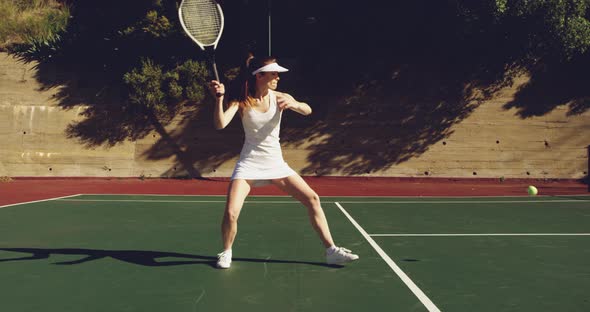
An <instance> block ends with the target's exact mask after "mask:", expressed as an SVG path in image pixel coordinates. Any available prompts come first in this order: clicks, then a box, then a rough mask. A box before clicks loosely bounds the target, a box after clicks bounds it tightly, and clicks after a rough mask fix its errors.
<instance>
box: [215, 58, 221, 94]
mask: <svg viewBox="0 0 590 312" xmlns="http://www.w3.org/2000/svg"><path fill="white" fill-rule="evenodd" d="M213 73H214V74H215V80H217V81H219V73H218V72H217V64H215V60H214V61H213ZM215 96H217V97H222V96H223V94H221V93H219V92H217V93H216V94H215Z"/></svg>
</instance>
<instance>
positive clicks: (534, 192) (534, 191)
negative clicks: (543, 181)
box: [527, 185, 539, 196]
mask: <svg viewBox="0 0 590 312" xmlns="http://www.w3.org/2000/svg"><path fill="white" fill-rule="evenodd" d="M527 192H528V193H529V195H531V196H535V195H537V194H538V193H539V190H537V188H536V187H534V186H532V185H529V188H528V189H527Z"/></svg>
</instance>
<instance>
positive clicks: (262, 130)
mask: <svg viewBox="0 0 590 312" xmlns="http://www.w3.org/2000/svg"><path fill="white" fill-rule="evenodd" d="M282 114H283V111H282V110H281V109H279V107H278V103H277V97H276V94H275V93H274V92H273V91H272V90H269V108H268V110H267V111H266V112H264V113H262V112H259V111H256V110H254V109H244V110H243V112H242V125H243V127H244V133H245V140H244V146H243V147H242V152H241V153H240V159H239V160H238V163H237V164H236V167H235V168H234V172H233V174H232V177H231V179H232V180H234V179H245V180H253V182H254V183H253V186H260V185H264V184H268V183H270V180H271V179H279V178H284V177H288V176H291V175H294V174H296V172H295V171H294V170H293V169H291V168H290V167H289V165H287V163H286V162H285V160H284V159H283V153H282V151H281V144H280V142H279V132H280V128H281V117H282Z"/></svg>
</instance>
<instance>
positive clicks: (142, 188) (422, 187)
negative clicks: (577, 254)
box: [0, 177, 590, 205]
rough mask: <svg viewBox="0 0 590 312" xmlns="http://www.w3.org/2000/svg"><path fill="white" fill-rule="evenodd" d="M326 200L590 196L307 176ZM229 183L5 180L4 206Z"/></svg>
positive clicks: (198, 191) (205, 190)
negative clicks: (345, 198) (530, 194)
mask: <svg viewBox="0 0 590 312" xmlns="http://www.w3.org/2000/svg"><path fill="white" fill-rule="evenodd" d="M305 180H306V181H307V182H308V183H309V185H310V186H311V187H312V188H313V189H314V190H315V191H316V192H317V193H318V194H319V195H320V197H321V196H526V195H527V192H526V189H527V186H528V185H535V186H536V187H537V188H538V189H539V195H590V193H589V192H588V186H587V185H586V184H584V183H582V182H581V181H576V180H549V181H546V180H533V179H530V180H528V179H525V180H505V181H499V180H498V179H450V178H368V177H305ZM227 185H228V180H227V179H214V180H175V179H145V180H140V179H137V178H13V179H12V181H10V182H0V205H8V204H14V203H19V202H28V201H34V200H41V199H48V198H55V197H60V196H67V195H74V194H170V195H225V192H226V190H227ZM251 195H285V194H284V193H282V192H281V191H280V190H279V189H277V188H276V187H274V186H265V187H260V188H254V189H253V190H252V192H251Z"/></svg>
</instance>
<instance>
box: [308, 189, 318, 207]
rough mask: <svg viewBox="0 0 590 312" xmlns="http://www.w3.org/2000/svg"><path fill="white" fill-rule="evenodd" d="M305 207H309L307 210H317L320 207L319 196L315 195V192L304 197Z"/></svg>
mask: <svg viewBox="0 0 590 312" xmlns="http://www.w3.org/2000/svg"><path fill="white" fill-rule="evenodd" d="M305 201H306V202H305V204H306V205H305V206H307V207H309V208H312V209H313V208H317V207H320V196H319V195H318V194H316V193H315V192H312V193H311V194H309V195H308V196H306V198H305Z"/></svg>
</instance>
